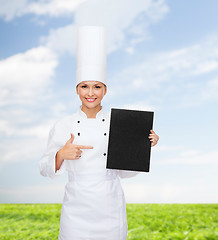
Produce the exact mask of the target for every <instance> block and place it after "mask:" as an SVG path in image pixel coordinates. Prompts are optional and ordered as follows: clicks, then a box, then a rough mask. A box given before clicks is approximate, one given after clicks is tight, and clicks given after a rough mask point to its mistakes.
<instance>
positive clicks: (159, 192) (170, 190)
mask: <svg viewBox="0 0 218 240" xmlns="http://www.w3.org/2000/svg"><path fill="white" fill-rule="evenodd" d="M196 182H198V183H196ZM196 182H194V183H190V184H175V183H171V182H161V183H158V184H155V183H134V184H133V183H132V184H131V183H130V184H125V183H124V184H122V185H123V189H124V193H125V196H126V202H127V203H216V202H217V201H218V194H217V192H214V189H215V184H212V185H208V184H204V183H202V181H201V180H199V181H196Z"/></svg>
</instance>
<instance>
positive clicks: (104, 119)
mask: <svg viewBox="0 0 218 240" xmlns="http://www.w3.org/2000/svg"><path fill="white" fill-rule="evenodd" d="M102 121H103V122H104V121H105V119H104V118H103V119H102ZM77 123H80V121H77Z"/></svg>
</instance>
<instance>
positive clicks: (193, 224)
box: [0, 204, 218, 240]
mask: <svg viewBox="0 0 218 240" xmlns="http://www.w3.org/2000/svg"><path fill="white" fill-rule="evenodd" d="M60 211H61V204H0V239H1V240H6V239H10V240H13V239H14V240H21V239H22V240H29V239H46V240H50V239H51V240H55V239H58V228H59V218H60ZM127 217H128V232H129V234H128V240H130V239H131V240H133V239H137V240H147V239H149V240H150V239H151V240H153V239H158V240H164V239H166V240H170V239H176V240H179V239H182V240H189V239H192V240H201V239H202V240H203V239H207V240H217V239H218V204H127ZM111 240H113V239H111Z"/></svg>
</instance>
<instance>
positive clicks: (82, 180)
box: [39, 26, 138, 240]
mask: <svg viewBox="0 0 218 240" xmlns="http://www.w3.org/2000/svg"><path fill="white" fill-rule="evenodd" d="M84 28H85V27H83V30H84ZM87 29H88V30H89V31H90V29H91V30H92V31H91V32H92V33H93V31H97V32H100V38H101V39H102V36H103V35H102V28H99V27H94V26H92V27H90V26H89V27H86V30H87ZM83 33H84V32H83ZM98 36H99V35H98ZM89 37H90V35H89ZM89 40H90V38H89ZM89 42H90V41H89ZM80 67H81V69H83V66H80ZM90 69H91V68H90ZM91 71H92V70H91ZM82 73H83V71H81V70H80V73H77V83H78V82H81V81H84V78H83V77H82V76H83V75H84V74H82ZM86 74H87V71H86ZM97 75H101V73H98V74H97ZM78 76H80V78H79V77H78ZM93 76H94V75H93ZM101 77H102V78H101V79H103V80H101V82H103V83H106V81H105V79H104V78H103V76H101ZM94 79H95V80H94V81H98V80H96V79H97V78H94ZM92 80H93V78H92ZM109 126H110V113H109V112H105V111H104V109H103V107H101V110H100V111H99V112H98V113H97V114H96V118H87V116H86V114H85V113H84V112H83V111H82V105H81V106H80V107H79V109H78V111H77V112H76V113H74V114H72V115H70V116H67V117H64V118H62V119H60V120H59V121H57V122H56V123H55V125H54V126H53V128H52V129H51V130H50V133H49V138H48V144H47V148H46V150H45V152H44V155H43V156H42V159H41V160H40V163H39V165H40V173H41V175H43V176H47V177H51V178H54V177H56V176H58V175H60V174H62V173H64V172H65V171H67V172H68V180H69V181H68V183H67V184H66V187H65V195H64V199H63V204H62V209H61V219H60V231H59V240H126V239H127V219H126V204H125V198H124V194H123V190H122V187H121V184H120V177H121V178H125V177H132V176H135V175H136V174H138V172H133V171H123V170H113V169H107V168H106V161H107V150H108V149H107V148H108V137H109ZM70 133H73V134H74V136H75V138H74V141H73V144H79V145H88V146H93V149H82V154H81V157H80V158H79V159H76V160H64V161H63V163H62V165H61V167H60V169H59V170H57V171H56V172H55V156H56V153H57V152H58V151H59V150H60V149H61V148H62V147H63V146H64V145H65V143H66V142H67V141H68V140H69V138H70Z"/></svg>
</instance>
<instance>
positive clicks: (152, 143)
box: [148, 129, 159, 147]
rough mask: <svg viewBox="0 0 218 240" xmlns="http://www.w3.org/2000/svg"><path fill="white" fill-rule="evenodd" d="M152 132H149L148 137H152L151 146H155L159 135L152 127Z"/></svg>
mask: <svg viewBox="0 0 218 240" xmlns="http://www.w3.org/2000/svg"><path fill="white" fill-rule="evenodd" d="M150 131H151V133H150V134H149V136H148V138H150V141H151V146H152V147H153V146H155V145H156V144H157V142H158V140H159V136H158V135H157V134H156V133H155V132H154V131H153V130H152V129H151V130H150Z"/></svg>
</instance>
